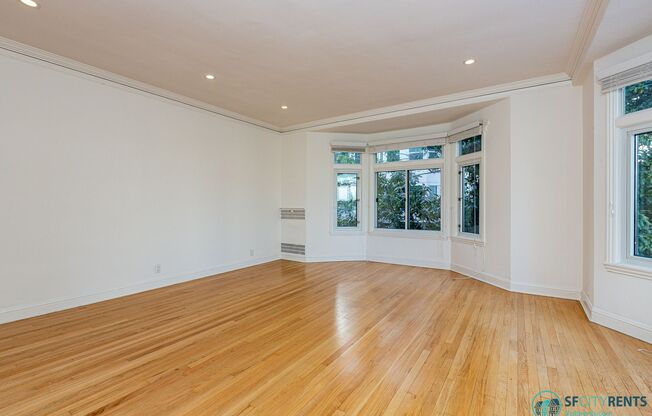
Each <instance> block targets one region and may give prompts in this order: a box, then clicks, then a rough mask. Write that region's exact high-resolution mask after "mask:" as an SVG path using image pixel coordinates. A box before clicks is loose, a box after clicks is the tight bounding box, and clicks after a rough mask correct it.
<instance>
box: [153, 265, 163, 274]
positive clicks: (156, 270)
mask: <svg viewBox="0 0 652 416" xmlns="http://www.w3.org/2000/svg"><path fill="white" fill-rule="evenodd" d="M154 273H156V274H158V273H161V265H160V264H155V265H154Z"/></svg>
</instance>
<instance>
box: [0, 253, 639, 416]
mask: <svg viewBox="0 0 652 416" xmlns="http://www.w3.org/2000/svg"><path fill="white" fill-rule="evenodd" d="M639 349H643V350H644V351H639ZM645 350H648V351H652V346H651V345H650V344H647V343H645V342H643V341H639V340H636V339H634V338H631V337H628V336H625V335H622V334H620V333H617V332H615V331H612V330H609V329H606V328H603V327H601V326H599V325H595V324H592V323H590V322H589V321H588V320H587V319H586V317H585V316H584V313H583V312H582V310H581V307H580V305H579V303H577V302H575V301H569V300H561V299H554V298H547V297H540V296H530V295H523V294H516V293H509V292H507V291H504V290H501V289H498V288H495V287H493V286H490V285H487V284H484V283H481V282H478V281H476V280H473V279H469V278H465V277H463V276H461V275H459V274H456V273H453V272H448V271H442V270H432V269H424V268H417V267H408V266H396V265H387V264H380V263H365V262H347V263H313V264H302V263H295V262H288V261H276V262H272V263H267V264H264V265H261V266H255V267H251V268H248V269H243V270H238V271H235V272H231V273H226V274H223V275H219V276H217V277H211V278H206V279H201V280H196V281H192V282H188V283H184V284H180V285H176V286H172V287H168V288H163V289H159V290H155V291H151V292H146V293H141V294H137V295H133V296H129V297H125V298H120V299H114V300H111V301H107V302H103V303H99V304H94V305H90V306H85V307H80V308H76V309H72V310H68V311H63V312H59V313H55V314H50V315H46V316H42V317H37V318H32V319H28V320H24V321H19V322H14V323H10V324H5V325H1V326H0V414H1V415H30V416H33V415H99V414H102V415H104V414H119V415H139V416H143V415H168V414H169V415H220V416H222V415H336V416H344V415H356V414H358V415H382V414H385V415H403V414H424V415H426V414H432V415H476V414H478V415H479V414H482V415H531V414H532V410H531V400H532V397H533V396H534V395H535V394H536V393H537V392H538V391H540V390H544V389H549V390H553V391H555V392H557V393H559V394H560V395H578V396H582V395H626V396H632V395H647V397H648V401H649V402H652V395H651V394H650V391H651V389H652V355H650V354H651V353H649V352H646V351H645ZM651 406H652V403H650V404H648V406H647V407H644V408H623V409H622V410H623V413H618V410H620V409H616V412H615V413H614V414H617V415H618V414H627V415H634V414H650V408H651ZM597 409H598V408H595V407H594V410H597ZM574 410H587V409H583V408H574ZM610 410H612V411H613V410H614V409H610Z"/></svg>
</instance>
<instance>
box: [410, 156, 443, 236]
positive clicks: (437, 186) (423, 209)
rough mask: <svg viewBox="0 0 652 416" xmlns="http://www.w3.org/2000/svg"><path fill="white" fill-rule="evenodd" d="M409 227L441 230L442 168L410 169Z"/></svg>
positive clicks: (412, 228)
mask: <svg viewBox="0 0 652 416" xmlns="http://www.w3.org/2000/svg"><path fill="white" fill-rule="evenodd" d="M408 176H409V181H408V211H409V217H408V218H409V220H408V229H410V230H428V231H441V169H419V170H410V171H408Z"/></svg>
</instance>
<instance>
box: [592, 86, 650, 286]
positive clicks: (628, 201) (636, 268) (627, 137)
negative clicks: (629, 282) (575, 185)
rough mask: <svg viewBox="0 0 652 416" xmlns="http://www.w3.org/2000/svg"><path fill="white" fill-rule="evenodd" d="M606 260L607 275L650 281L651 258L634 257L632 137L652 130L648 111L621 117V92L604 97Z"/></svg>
mask: <svg viewBox="0 0 652 416" xmlns="http://www.w3.org/2000/svg"><path fill="white" fill-rule="evenodd" d="M605 98H606V103H607V114H606V122H607V129H606V139H607V140H606V144H607V198H606V200H607V207H606V212H607V228H606V229H607V236H606V237H607V238H606V241H607V247H606V253H607V258H606V260H605V263H604V265H605V268H606V269H607V270H609V271H611V272H615V273H619V274H625V275H629V276H634V277H639V278H645V279H652V259H646V258H644V257H639V256H634V239H633V236H634V209H635V208H634V198H635V190H634V170H635V168H636V166H635V160H634V157H635V147H634V136H635V135H636V134H638V133H642V132H646V131H650V130H652V109H647V110H641V111H637V112H633V113H629V114H624V90H623V89H619V90H615V91H611V92H609V93H607V94H606V97H605Z"/></svg>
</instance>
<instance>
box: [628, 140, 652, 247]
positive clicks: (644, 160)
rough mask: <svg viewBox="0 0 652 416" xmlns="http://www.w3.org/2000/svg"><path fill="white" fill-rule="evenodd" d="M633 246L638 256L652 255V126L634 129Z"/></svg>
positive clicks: (632, 179)
mask: <svg viewBox="0 0 652 416" xmlns="http://www.w3.org/2000/svg"><path fill="white" fill-rule="evenodd" d="M631 141H632V147H633V149H632V150H633V151H632V155H631V162H632V167H633V169H632V172H631V176H632V178H631V184H632V186H631V188H632V198H631V202H630V210H631V213H632V220H633V221H632V224H631V228H632V233H631V236H630V238H631V250H632V255H633V256H634V257H637V258H643V259H652V128H650V129H643V130H641V131H639V132H636V133H633V134H632V137H631Z"/></svg>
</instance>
